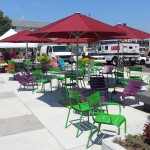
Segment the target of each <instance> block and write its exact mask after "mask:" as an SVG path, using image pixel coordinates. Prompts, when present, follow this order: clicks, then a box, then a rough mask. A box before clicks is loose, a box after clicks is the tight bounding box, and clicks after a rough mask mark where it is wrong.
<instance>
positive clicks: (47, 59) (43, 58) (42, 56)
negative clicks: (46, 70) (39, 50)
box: [37, 53, 51, 64]
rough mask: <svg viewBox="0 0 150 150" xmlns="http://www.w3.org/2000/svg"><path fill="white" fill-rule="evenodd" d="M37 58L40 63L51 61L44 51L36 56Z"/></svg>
mask: <svg viewBox="0 0 150 150" xmlns="http://www.w3.org/2000/svg"><path fill="white" fill-rule="evenodd" d="M37 60H38V61H39V62H40V63H41V64H49V63H50V62H51V59H50V57H49V55H48V54H44V53H43V54H42V55H41V56H38V57H37Z"/></svg>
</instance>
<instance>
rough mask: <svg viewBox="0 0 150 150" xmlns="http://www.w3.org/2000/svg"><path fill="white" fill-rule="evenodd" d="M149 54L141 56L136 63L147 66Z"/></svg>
mask: <svg viewBox="0 0 150 150" xmlns="http://www.w3.org/2000/svg"><path fill="white" fill-rule="evenodd" d="M146 56H147V54H145V53H143V54H140V55H139V58H138V59H137V61H136V63H137V64H140V65H145V61H146Z"/></svg>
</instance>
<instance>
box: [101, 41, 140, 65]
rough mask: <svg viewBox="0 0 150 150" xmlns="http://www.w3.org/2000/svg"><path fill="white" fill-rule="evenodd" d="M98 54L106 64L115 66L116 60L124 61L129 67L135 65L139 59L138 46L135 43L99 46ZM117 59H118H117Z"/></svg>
mask: <svg viewBox="0 0 150 150" xmlns="http://www.w3.org/2000/svg"><path fill="white" fill-rule="evenodd" d="M98 53H99V54H100V55H103V56H105V58H106V62H107V63H109V64H110V63H112V64H114V65H116V64H117V60H121V59H124V60H126V61H129V62H130V64H131V65H134V64H135V63H136V60H137V59H138V57H139V44H137V43H119V44H118V43H117V42H116V43H108V44H101V45H100V46H99V48H98ZM118 57H119V58H118Z"/></svg>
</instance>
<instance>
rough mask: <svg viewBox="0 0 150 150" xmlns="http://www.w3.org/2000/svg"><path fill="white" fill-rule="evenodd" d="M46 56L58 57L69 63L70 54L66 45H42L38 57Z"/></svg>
mask: <svg viewBox="0 0 150 150" xmlns="http://www.w3.org/2000/svg"><path fill="white" fill-rule="evenodd" d="M42 53H44V54H48V55H49V56H50V57H53V56H59V57H60V58H62V59H64V61H65V62H70V60H71V56H72V55H71V52H70V51H69V48H68V46H67V45H43V46H42V47H41V49H40V55H42Z"/></svg>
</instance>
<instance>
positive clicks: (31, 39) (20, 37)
mask: <svg viewBox="0 0 150 150" xmlns="http://www.w3.org/2000/svg"><path fill="white" fill-rule="evenodd" d="M31 33H32V31H28V30H24V31H21V32H18V33H16V34H13V35H11V36H9V37H7V38H4V39H2V40H0V42H12V43H22V42H25V43H42V42H43V43H44V42H52V40H50V39H48V38H38V37H35V36H28V34H31Z"/></svg>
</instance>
